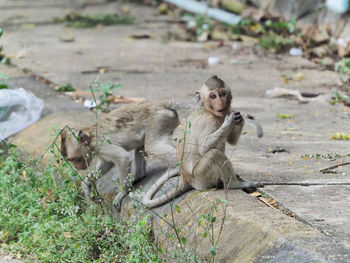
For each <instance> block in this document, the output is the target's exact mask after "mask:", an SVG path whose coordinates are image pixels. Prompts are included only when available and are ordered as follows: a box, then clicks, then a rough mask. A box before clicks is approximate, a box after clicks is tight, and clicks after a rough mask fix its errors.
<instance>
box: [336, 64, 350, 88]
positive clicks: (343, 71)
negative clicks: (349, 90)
mask: <svg viewBox="0 0 350 263" xmlns="http://www.w3.org/2000/svg"><path fill="white" fill-rule="evenodd" d="M334 70H335V72H337V73H338V77H339V79H340V81H341V82H342V83H343V84H346V85H349V84H350V83H349V81H350V59H348V58H343V59H342V60H340V61H338V62H337V63H336V64H335V67H334Z"/></svg>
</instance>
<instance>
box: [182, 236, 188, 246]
mask: <svg viewBox="0 0 350 263" xmlns="http://www.w3.org/2000/svg"><path fill="white" fill-rule="evenodd" d="M181 243H182V244H183V245H186V243H187V239H186V238H185V237H181Z"/></svg>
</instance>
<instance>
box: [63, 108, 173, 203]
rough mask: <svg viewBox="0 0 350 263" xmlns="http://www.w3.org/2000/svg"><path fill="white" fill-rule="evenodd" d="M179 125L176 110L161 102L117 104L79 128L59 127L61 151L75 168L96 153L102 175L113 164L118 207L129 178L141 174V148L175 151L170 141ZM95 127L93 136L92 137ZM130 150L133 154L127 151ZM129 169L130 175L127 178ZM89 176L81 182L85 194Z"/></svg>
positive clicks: (165, 152) (78, 167) (87, 188)
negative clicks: (118, 190) (117, 176)
mask: <svg viewBox="0 0 350 263" xmlns="http://www.w3.org/2000/svg"><path fill="white" fill-rule="evenodd" d="M178 125H179V118H178V115H177V112H176V111H175V110H174V109H172V108H171V106H170V105H167V104H165V103H141V104H127V105H124V106H121V107H119V108H117V109H115V110H113V111H111V112H109V113H107V114H105V115H101V117H100V118H99V120H98V123H97V124H94V125H92V126H90V127H85V128H82V129H79V130H78V129H71V130H72V132H73V133H74V135H72V134H71V133H70V131H69V130H63V131H62V133H61V153H62V155H63V156H64V157H66V158H67V160H68V161H70V162H71V163H72V164H73V165H74V167H75V168H76V169H86V168H87V166H88V165H89V164H90V162H91V159H92V156H94V155H95V156H96V158H97V159H96V168H97V170H98V171H99V172H98V174H101V175H104V174H105V173H107V172H108V171H109V170H110V168H111V167H112V166H113V165H115V166H116V167H117V169H118V172H119V182H120V184H121V185H122V186H123V187H121V188H122V189H123V190H121V191H120V192H119V193H118V194H117V196H116V197H115V199H114V205H115V206H116V208H117V209H119V208H120V202H121V200H122V198H123V197H124V196H125V195H126V194H127V193H128V191H129V190H128V189H129V187H130V185H129V184H130V182H133V181H134V180H137V179H140V178H142V177H144V176H145V162H144V158H143V156H142V153H141V151H143V149H144V148H145V150H146V152H152V153H156V154H163V155H168V154H169V153H170V154H171V153H172V152H174V151H175V145H173V143H172V141H171V137H172V134H173V132H174V130H175V128H176V127H177V126H178ZM96 129H97V138H96ZM132 150H134V158H133V157H132V156H131V155H130V151H132ZM130 169H131V178H128V174H129V170H130ZM91 176H98V175H93V174H89V175H88V177H87V179H86V180H85V182H84V184H83V190H84V192H85V195H86V197H87V198H89V196H90V187H91V183H90V180H91Z"/></svg>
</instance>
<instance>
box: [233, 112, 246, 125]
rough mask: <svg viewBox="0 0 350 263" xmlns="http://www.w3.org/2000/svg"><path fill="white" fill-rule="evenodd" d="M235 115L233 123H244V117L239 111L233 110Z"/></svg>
mask: <svg viewBox="0 0 350 263" xmlns="http://www.w3.org/2000/svg"><path fill="white" fill-rule="evenodd" d="M234 114H235V117H234V123H235V124H236V125H243V124H244V119H243V117H242V115H241V113H240V112H239V111H236V112H234Z"/></svg>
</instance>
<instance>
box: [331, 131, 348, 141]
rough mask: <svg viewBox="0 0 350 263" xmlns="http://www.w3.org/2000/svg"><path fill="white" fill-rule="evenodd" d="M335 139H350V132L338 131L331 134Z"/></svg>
mask: <svg viewBox="0 0 350 263" xmlns="http://www.w3.org/2000/svg"><path fill="white" fill-rule="evenodd" d="M331 139H333V140H350V134H347V133H343V132H336V133H334V134H333V135H332V136H331Z"/></svg>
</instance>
